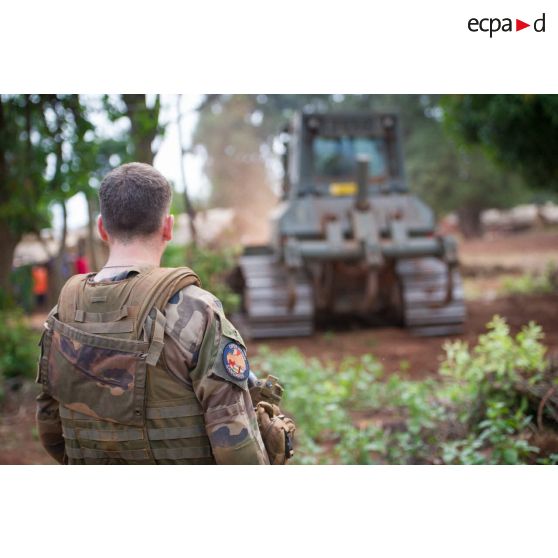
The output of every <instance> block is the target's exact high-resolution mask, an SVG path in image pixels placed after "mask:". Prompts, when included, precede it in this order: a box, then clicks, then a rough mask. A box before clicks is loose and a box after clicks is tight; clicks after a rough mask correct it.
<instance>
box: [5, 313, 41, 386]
mask: <svg viewBox="0 0 558 558" xmlns="http://www.w3.org/2000/svg"><path fill="white" fill-rule="evenodd" d="M38 340H39V334H38V333H37V332H35V331H33V330H32V329H31V328H30V327H29V326H28V325H27V322H26V321H25V318H24V317H23V315H22V313H21V312H18V311H11V312H8V311H5V312H0V385H1V384H3V383H4V380H6V379H10V378H15V377H25V378H34V377H35V373H36V370H37V359H38V356H39V349H38V347H37V343H38Z"/></svg>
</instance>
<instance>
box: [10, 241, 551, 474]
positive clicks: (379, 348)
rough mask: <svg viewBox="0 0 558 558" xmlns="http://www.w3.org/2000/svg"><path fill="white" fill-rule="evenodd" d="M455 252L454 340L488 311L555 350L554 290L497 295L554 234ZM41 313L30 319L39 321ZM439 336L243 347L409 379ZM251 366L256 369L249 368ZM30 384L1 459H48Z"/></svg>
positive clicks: (417, 374)
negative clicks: (354, 362)
mask: <svg viewBox="0 0 558 558" xmlns="http://www.w3.org/2000/svg"><path fill="white" fill-rule="evenodd" d="M460 257H461V261H462V266H463V272H464V275H465V276H466V281H467V282H468V283H469V284H472V286H473V287H474V288H473V289H471V290H472V291H476V292H477V293H478V292H480V293H481V294H480V296H476V297H475V298H474V299H473V300H469V301H468V302H467V322H466V324H465V334H464V335H461V336H458V337H452V338H450V339H456V338H461V339H464V340H466V341H468V342H469V343H471V344H473V343H474V342H475V341H476V338H477V337H478V335H479V334H480V333H483V332H484V331H485V325H486V324H487V323H488V322H489V321H490V320H491V318H492V316H493V315H494V314H499V315H500V316H503V317H504V318H506V319H507V321H508V323H509V324H510V326H511V328H512V330H513V332H517V331H518V330H519V329H520V328H521V326H523V325H524V324H526V323H528V322H529V321H531V320H533V321H535V322H537V323H538V324H540V325H541V326H542V327H543V329H544V331H545V335H546V337H545V344H546V345H547V346H548V348H549V351H550V352H551V353H556V354H558V320H557V317H558V293H557V294H544V295H542V294H541V295H514V296H501V295H499V293H498V288H499V282H500V278H501V277H502V276H503V275H509V274H520V273H525V272H532V271H540V270H542V269H544V268H545V266H546V265H547V264H548V263H549V262H555V263H556V264H558V233H557V232H533V233H523V234H520V235H512V236H505V237H503V236H495V235H494V236H491V237H488V238H486V239H485V240H482V241H469V242H462V243H461V246H460ZM43 320H44V316H41V315H36V316H34V317H33V319H32V323H33V325H34V326H36V327H40V326H41V324H42V321H43ZM445 340H446V338H443V337H442V338H420V337H414V336H413V335H411V334H410V333H409V332H407V331H405V330H403V329H398V328H392V327H390V328H366V329H362V328H356V327H355V328H351V327H347V326H346V325H345V326H344V327H343V328H338V329H335V328H330V329H328V330H323V331H319V332H318V333H317V334H316V335H314V336H313V337H310V338H299V339H296V340H292V339H286V340H270V341H266V342H252V343H251V344H250V347H249V349H250V353H252V354H254V353H255V352H257V350H258V347H259V346H261V345H267V346H268V347H270V348H271V349H272V350H282V349H286V348H288V347H292V346H295V347H297V348H298V349H299V350H300V351H302V352H303V353H304V354H305V355H307V356H313V357H318V358H320V359H322V360H324V361H328V360H332V361H334V362H338V361H339V360H341V359H342V358H343V357H345V356H350V355H353V356H358V355H363V354H367V353H372V354H374V355H375V356H376V357H377V358H379V359H380V361H381V362H382V364H383V366H384V369H385V370H386V372H387V373H393V372H396V371H401V370H402V369H403V370H405V375H407V376H408V377H410V378H415V379H419V378H424V377H426V376H429V375H432V374H436V370H437V369H438V364H439V361H440V358H441V356H442V354H443V350H442V346H443V344H444V342H445ZM256 372H257V371H256ZM35 393H36V386H34V385H32V384H25V385H24V386H23V388H22V389H19V390H12V391H10V390H8V392H7V396H6V400H5V403H4V405H3V407H4V408H3V414H2V415H1V416H0V464H2V463H4V464H7V463H11V464H16V463H37V464H38V463H53V461H52V460H51V459H50V458H49V456H47V455H46V454H45V453H44V451H43V450H42V448H41V447H40V445H39V443H38V441H37V439H36V432H35V430H34V403H33V399H34V396H35Z"/></svg>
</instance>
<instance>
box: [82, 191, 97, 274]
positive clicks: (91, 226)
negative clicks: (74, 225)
mask: <svg viewBox="0 0 558 558" xmlns="http://www.w3.org/2000/svg"><path fill="white" fill-rule="evenodd" d="M85 198H86V200H87V215H88V220H87V244H88V249H89V250H88V251H89V256H90V258H91V260H90V263H91V269H92V270H94V271H97V270H98V269H99V268H98V264H99V261H98V258H97V240H96V238H95V210H94V209H93V200H92V199H91V196H90V195H89V193H87V194H86V196H85Z"/></svg>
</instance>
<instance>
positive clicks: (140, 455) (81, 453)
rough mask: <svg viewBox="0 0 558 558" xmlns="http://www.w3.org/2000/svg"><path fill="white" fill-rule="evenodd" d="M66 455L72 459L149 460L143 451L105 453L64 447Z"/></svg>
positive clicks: (147, 453)
mask: <svg viewBox="0 0 558 558" xmlns="http://www.w3.org/2000/svg"><path fill="white" fill-rule="evenodd" d="M66 454H67V455H68V457H71V458H72V459H84V458H91V459H118V458H120V459H132V460H134V461H143V460H149V459H150V456H149V452H148V451H147V450H145V449H137V450H120V451H105V450H98V449H91V448H72V447H66Z"/></svg>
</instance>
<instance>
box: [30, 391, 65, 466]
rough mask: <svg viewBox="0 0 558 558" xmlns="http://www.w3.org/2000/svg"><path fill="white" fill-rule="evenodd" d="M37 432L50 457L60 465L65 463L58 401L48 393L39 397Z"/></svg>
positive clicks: (43, 392) (44, 392)
mask: <svg viewBox="0 0 558 558" xmlns="http://www.w3.org/2000/svg"><path fill="white" fill-rule="evenodd" d="M36 419H37V431H38V433H39V440H40V441H41V444H42V445H43V447H44V448H45V450H46V451H47V453H48V454H49V455H51V456H52V457H54V459H56V461H58V463H61V464H63V463H64V447H65V446H64V437H63V436H62V423H61V422H60V415H59V409H58V401H56V399H53V398H52V397H51V396H50V395H49V394H48V393H47V392H46V391H44V390H43V391H42V392H41V393H40V394H39V396H38V397H37V414H36Z"/></svg>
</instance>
